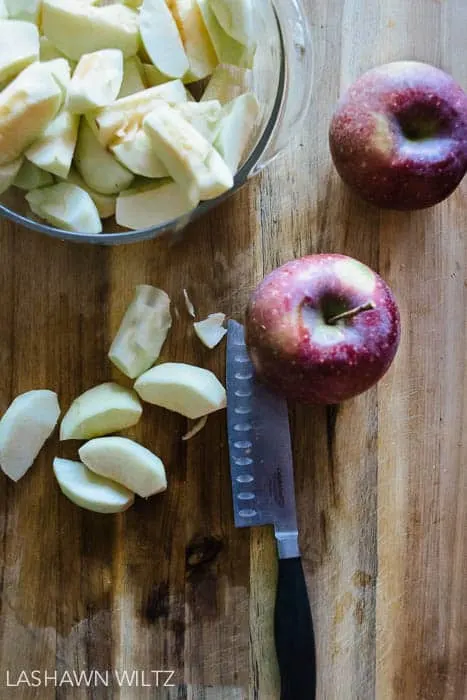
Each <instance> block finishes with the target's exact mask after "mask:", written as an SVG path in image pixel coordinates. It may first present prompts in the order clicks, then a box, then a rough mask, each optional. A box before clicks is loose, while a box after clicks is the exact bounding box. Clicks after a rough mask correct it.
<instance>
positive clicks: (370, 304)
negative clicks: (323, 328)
mask: <svg viewBox="0 0 467 700" xmlns="http://www.w3.org/2000/svg"><path fill="white" fill-rule="evenodd" d="M375 308H376V304H374V302H372V301H367V302H366V303H365V304H360V306H356V307H355V308H354V309H349V310H348V311H344V312H343V313H341V314H337V315H336V316H332V317H331V318H329V319H328V320H327V321H326V323H327V324H328V325H333V324H334V323H337V321H344V320H347V319H349V318H354V316H357V314H361V313H362V311H371V310H372V309H375Z"/></svg>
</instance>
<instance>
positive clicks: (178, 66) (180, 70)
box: [139, 0, 190, 78]
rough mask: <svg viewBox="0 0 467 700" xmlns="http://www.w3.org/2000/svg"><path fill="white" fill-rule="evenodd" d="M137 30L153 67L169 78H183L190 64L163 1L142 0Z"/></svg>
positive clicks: (173, 21)
mask: <svg viewBox="0 0 467 700" xmlns="http://www.w3.org/2000/svg"><path fill="white" fill-rule="evenodd" d="M139 30H140V34H141V39H142V41H143V46H144V48H145V50H146V52H147V54H148V56H149V58H150V59H151V62H152V63H153V64H154V65H155V67H156V68H157V69H158V70H160V71H161V73H164V75H167V76H169V77H171V78H182V77H183V76H184V75H185V73H186V72H187V71H188V69H189V67H190V63H189V61H188V58H187V55H186V53H185V49H184V48H183V43H182V39H181V37H180V33H179V31H178V28H177V24H176V22H175V19H174V18H173V16H172V14H171V13H170V10H169V7H168V3H167V2H166V1H165V0H144V2H143V4H142V6H141V9H140V15H139Z"/></svg>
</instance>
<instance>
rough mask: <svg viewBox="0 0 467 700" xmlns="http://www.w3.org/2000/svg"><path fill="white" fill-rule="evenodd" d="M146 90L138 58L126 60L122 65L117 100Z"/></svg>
mask: <svg viewBox="0 0 467 700" xmlns="http://www.w3.org/2000/svg"><path fill="white" fill-rule="evenodd" d="M148 85H149V83H148ZM145 89H146V84H145V82H144V68H143V64H142V63H141V60H140V59H139V58H138V56H132V57H131V58H126V59H125V62H124V64H123V81H122V85H121V88H120V92H119V93H118V97H119V99H120V98H122V97H128V95H134V94H135V92H141V91H142V90H145Z"/></svg>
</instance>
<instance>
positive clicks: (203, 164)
mask: <svg viewBox="0 0 467 700" xmlns="http://www.w3.org/2000/svg"><path fill="white" fill-rule="evenodd" d="M143 126H144V129H145V131H146V133H147V134H148V135H149V137H150V138H151V141H152V143H153V146H154V149H155V151H156V153H157V155H158V156H159V158H160V159H161V161H162V162H163V163H164V165H165V167H166V168H167V170H168V171H169V174H170V175H171V177H172V178H173V179H174V180H175V182H177V183H178V184H179V185H180V187H181V188H185V189H186V191H187V193H188V196H189V198H190V199H192V200H193V199H196V198H198V197H199V199H201V200H205V199H214V198H215V197H218V196H219V195H221V194H223V193H224V192H227V191H228V190H229V189H230V188H231V187H232V186H233V177H232V173H231V171H230V170H229V168H228V167H227V165H226V164H225V163H224V161H223V160H222V158H221V157H220V155H219V153H218V152H217V151H216V150H215V149H214V148H213V147H212V146H211V144H210V143H209V141H208V140H207V139H205V138H204V136H202V135H201V134H200V133H199V132H198V131H197V130H196V129H195V128H194V127H193V126H192V125H191V124H190V123H189V122H188V121H187V120H186V119H184V118H183V117H182V116H181V115H180V114H179V112H177V110H176V109H174V108H173V107H170V106H169V105H168V104H165V103H162V102H161V104H160V105H159V106H158V107H157V109H155V110H154V111H153V112H151V113H150V114H149V115H148V116H147V117H146V118H145V120H144V124H143Z"/></svg>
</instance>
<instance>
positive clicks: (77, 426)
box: [60, 382, 143, 440]
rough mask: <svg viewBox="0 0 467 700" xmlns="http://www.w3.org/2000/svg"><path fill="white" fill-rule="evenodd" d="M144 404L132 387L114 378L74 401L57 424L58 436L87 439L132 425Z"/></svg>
mask: <svg viewBox="0 0 467 700" xmlns="http://www.w3.org/2000/svg"><path fill="white" fill-rule="evenodd" d="M142 413H143V407H142V406H141V403H140V401H139V399H138V397H137V395H136V394H135V392H134V391H131V389H126V388H125V387H123V386H120V385H119V384H115V383H114V382H107V383H106V384H100V385H99V386H95V387H93V388H92V389H89V390H88V391H85V392H84V394H82V395H81V396H79V397H78V398H77V399H75V400H74V401H73V403H72V404H71V406H70V408H69V409H68V411H67V412H66V414H65V416H64V418H63V420H62V423H61V426H60V440H90V439H91V438H95V437H100V436H101V435H109V434H110V433H116V432H118V431H119V430H124V429H125V428H131V427H132V426H133V425H136V423H137V422H138V421H139V419H140V418H141V416H142Z"/></svg>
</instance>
